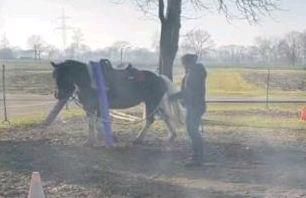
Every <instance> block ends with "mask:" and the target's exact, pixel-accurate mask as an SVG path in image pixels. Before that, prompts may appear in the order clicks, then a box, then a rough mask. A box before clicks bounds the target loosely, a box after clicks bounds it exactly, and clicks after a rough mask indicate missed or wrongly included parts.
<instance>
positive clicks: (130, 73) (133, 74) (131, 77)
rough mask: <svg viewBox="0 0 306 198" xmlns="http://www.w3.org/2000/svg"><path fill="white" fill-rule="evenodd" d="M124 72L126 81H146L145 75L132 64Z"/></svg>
mask: <svg viewBox="0 0 306 198" xmlns="http://www.w3.org/2000/svg"><path fill="white" fill-rule="evenodd" d="M119 72H120V71H119ZM122 72H123V77H124V79H126V80H128V81H135V82H142V81H144V80H145V73H144V72H143V71H140V70H138V69H136V68H135V67H133V66H132V65H131V64H130V63H129V64H128V66H127V68H126V69H124V70H122Z"/></svg>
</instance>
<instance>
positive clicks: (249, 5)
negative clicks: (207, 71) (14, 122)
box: [134, 0, 280, 79]
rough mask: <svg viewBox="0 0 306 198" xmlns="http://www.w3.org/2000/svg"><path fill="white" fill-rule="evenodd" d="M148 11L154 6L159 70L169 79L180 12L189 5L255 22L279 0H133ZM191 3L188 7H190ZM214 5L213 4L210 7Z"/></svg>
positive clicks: (228, 16)
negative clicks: (158, 39) (156, 18)
mask: <svg viewBox="0 0 306 198" xmlns="http://www.w3.org/2000/svg"><path fill="white" fill-rule="evenodd" d="M134 1H135V2H136V4H137V6H138V7H139V8H140V9H141V10H142V11H144V12H145V13H149V11H150V10H152V9H156V10H157V13H158V17H159V20H160V23H161V28H160V30H161V32H160V55H159V72H160V73H161V74H165V75H167V76H168V77H169V78H170V79H172V68H173V62H174V59H175V56H176V53H177V51H178V43H179V33H180V27H181V16H182V14H181V13H182V11H184V10H186V9H188V8H190V7H192V8H193V9H194V10H195V11H203V10H207V9H214V10H216V11H218V12H220V13H223V14H224V15H225V16H226V17H227V18H228V19H230V18H235V17H237V18H239V19H246V20H248V21H249V22H257V21H258V19H259V16H262V15H265V14H269V13H270V12H271V11H273V10H275V9H277V7H278V2H279V1H280V0H210V1H211V2H209V1H208V0H207V1H204V0H158V1H157V0H134ZM190 5H191V6H190ZM211 5H214V6H211Z"/></svg>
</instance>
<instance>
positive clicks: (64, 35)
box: [56, 9, 73, 50]
mask: <svg viewBox="0 0 306 198" xmlns="http://www.w3.org/2000/svg"><path fill="white" fill-rule="evenodd" d="M70 18H71V17H69V16H66V14H65V10H64V9H63V10H62V16H60V17H58V19H59V20H60V21H61V25H60V26H59V27H57V28H56V29H57V30H61V31H62V41H63V50H65V49H66V44H67V31H68V30H70V29H73V27H71V26H68V25H67V19H70Z"/></svg>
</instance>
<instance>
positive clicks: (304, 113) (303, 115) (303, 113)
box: [300, 107, 306, 121]
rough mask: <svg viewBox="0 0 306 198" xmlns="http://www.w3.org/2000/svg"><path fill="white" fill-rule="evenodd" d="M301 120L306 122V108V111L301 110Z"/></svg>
mask: <svg viewBox="0 0 306 198" xmlns="http://www.w3.org/2000/svg"><path fill="white" fill-rule="evenodd" d="M300 119H301V120H302V121H306V107H304V109H302V110H301V117H300Z"/></svg>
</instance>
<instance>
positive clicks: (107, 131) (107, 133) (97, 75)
mask: <svg viewBox="0 0 306 198" xmlns="http://www.w3.org/2000/svg"><path fill="white" fill-rule="evenodd" d="M90 65H91V69H92V77H93V80H94V82H95V84H96V88H97V93H98V99H99V110H100V112H101V116H102V124H103V127H104V137H105V139H106V146H107V147H112V146H113V145H114V138H113V133H112V124H111V118H110V115H109V102H108V98H107V88H106V82H105V78H104V74H103V70H102V69H101V65H100V63H97V62H90ZM100 132H101V133H103V131H102V128H101V131H100ZM102 135H103V134H102Z"/></svg>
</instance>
